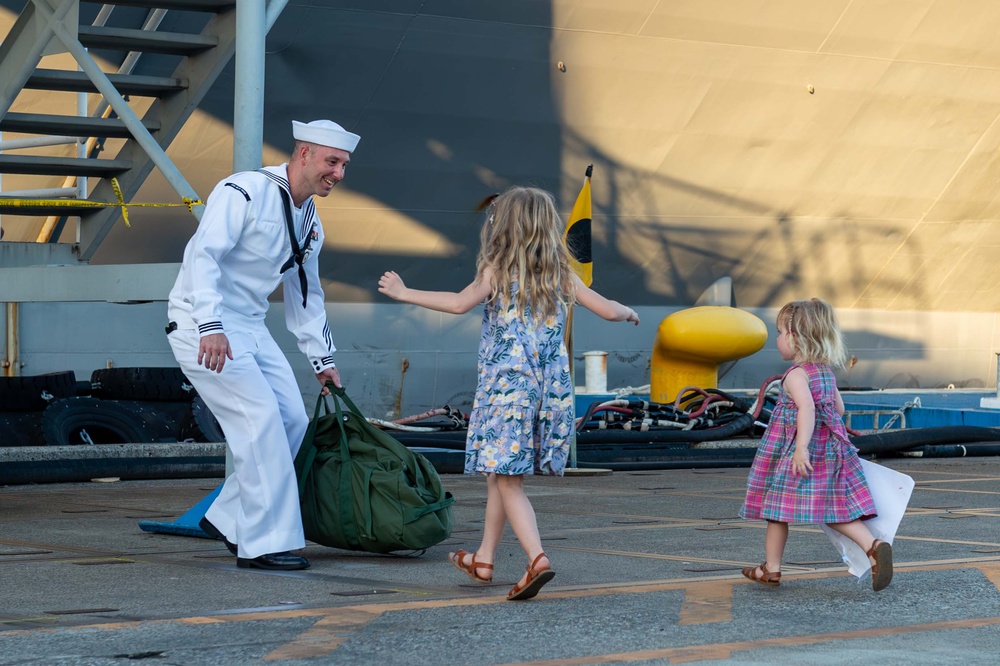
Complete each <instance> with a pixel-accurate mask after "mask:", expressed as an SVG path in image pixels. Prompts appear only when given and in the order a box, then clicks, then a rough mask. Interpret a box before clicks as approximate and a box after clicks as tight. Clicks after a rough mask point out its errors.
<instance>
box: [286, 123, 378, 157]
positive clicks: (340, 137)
mask: <svg viewBox="0 0 1000 666" xmlns="http://www.w3.org/2000/svg"><path fill="white" fill-rule="evenodd" d="M292 136H293V137H295V138H296V139H297V140H299V141H306V142H308V143H315V144H317V145H320V146H329V147H330V148H339V149H340V150H346V151H347V152H349V153H353V152H354V149H355V148H357V147H358V141H361V137H360V136H358V135H357V134H353V133H351V132H348V131H347V130H345V129H344V128H343V127H341V126H340V125H338V124H337V123H335V122H333V121H332V120H314V121H312V122H311V123H300V122H299V121H297V120H293V121H292Z"/></svg>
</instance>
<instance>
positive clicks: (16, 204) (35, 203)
mask: <svg viewBox="0 0 1000 666" xmlns="http://www.w3.org/2000/svg"><path fill="white" fill-rule="evenodd" d="M111 188H112V189H113V190H114V191H115V197H116V198H117V199H118V201H117V202H105V201H88V200H87V199H4V198H2V197H0V206H9V207H11V208H43V207H44V208H107V207H108V206H114V207H115V208H121V209H122V220H124V221H125V226H126V227H131V226H132V225H131V224H130V223H129V219H128V209H129V208H172V207H175V206H185V207H186V208H187V209H188V212H189V213H192V214H193V213H194V207H195V206H201V205H204V202H202V201H201V200H200V199H189V198H187V197H184V198H183V199H181V201H182V202H183V203H179V204H176V203H125V197H124V196H122V188H121V186H120V185H119V184H118V179H117V178H112V179H111Z"/></svg>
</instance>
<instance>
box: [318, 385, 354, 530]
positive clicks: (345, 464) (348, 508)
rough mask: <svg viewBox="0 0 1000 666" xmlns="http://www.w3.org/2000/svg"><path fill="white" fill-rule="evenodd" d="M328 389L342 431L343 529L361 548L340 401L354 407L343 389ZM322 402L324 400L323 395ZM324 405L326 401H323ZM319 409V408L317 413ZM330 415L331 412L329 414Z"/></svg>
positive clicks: (330, 386)
mask: <svg viewBox="0 0 1000 666" xmlns="http://www.w3.org/2000/svg"><path fill="white" fill-rule="evenodd" d="M326 388H328V389H330V395H331V396H333V409H334V412H335V413H336V414H337V428H338V429H339V430H340V483H339V484H338V487H337V496H338V497H339V498H340V511H341V521H340V522H341V527H343V529H344V538H345V539H346V540H347V542H348V543H349V544H351V545H352V546H354V547H355V548H361V537H360V535H359V534H358V526H357V523H356V522H355V520H354V510H353V508H354V495H353V494H352V492H351V491H352V490H353V488H352V486H351V449H350V447H349V446H348V445H347V431H346V430H345V429H344V410H343V409H341V407H340V400H338V398H343V399H344V400H345V401H346V402H347V403H348V405H349V406H350V407H352V408H354V409H355V410H357V408H356V407H354V403H352V402H351V401H350V400H349V399H348V397H347V394H346V393H344V389H343V388H342V387H338V386H335V385H334V383H333V382H327V383H326ZM320 400H323V396H322V394H321V395H320ZM323 404H324V405H325V404H326V401H325V400H323ZM318 410H319V407H318V406H317V411H318ZM328 413H329V412H328Z"/></svg>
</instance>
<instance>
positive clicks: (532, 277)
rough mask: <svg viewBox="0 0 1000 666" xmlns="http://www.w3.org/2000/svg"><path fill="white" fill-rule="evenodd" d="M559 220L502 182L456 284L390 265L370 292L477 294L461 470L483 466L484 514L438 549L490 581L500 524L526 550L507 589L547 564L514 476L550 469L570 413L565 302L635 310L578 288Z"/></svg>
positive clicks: (530, 582) (456, 307)
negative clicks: (473, 544) (475, 543)
mask: <svg viewBox="0 0 1000 666" xmlns="http://www.w3.org/2000/svg"><path fill="white" fill-rule="evenodd" d="M563 228H564V226H563V223H562V221H561V220H560V218H559V214H558V212H557V211H556V207H555V201H554V200H553V197H552V195H551V194H549V193H548V192H545V191H543V190H539V189H535V188H527V187H512V188H510V189H508V190H507V191H506V192H504V193H503V194H501V195H499V196H498V197H497V198H496V199H495V200H494V201H493V203H492V204H491V206H490V209H489V211H488V220H487V222H486V224H484V225H483V229H482V232H481V234H480V241H481V245H480V249H479V256H478V258H477V261H476V278H475V280H473V282H472V284H470V285H469V286H467V287H465V289H463V290H462V291H461V292H458V293H455V292H442V291H420V290H416V289H410V288H408V287H407V286H406V285H405V284H403V280H402V279H401V278H400V277H399V275H397V274H396V273H395V272H393V271H389V272H387V273H385V274H384V275H383V276H382V277H381V278H380V279H379V291H380V292H382V293H383V294H385V295H387V296H389V297H390V298H393V299H395V300H398V301H402V302H404V303H413V304H415V305H420V306H422V307H425V308H429V309H431V310H437V311H439V312H449V313H452V314H464V313H466V312H468V311H469V310H471V309H472V308H474V307H476V306H477V305H479V304H481V303H483V302H484V301H485V303H486V305H485V308H484V311H483V332H482V340H481V341H480V345H479V381H478V386H477V388H476V397H475V401H474V403H473V407H472V414H471V418H470V421H469V435H468V440H467V442H466V458H465V473H466V474H485V475H486V520H485V525H484V528H483V539H482V542H481V543H480V544H479V548H478V549H477V550H476V551H475V552H472V553H470V552H466V551H464V550H459V551H457V552H454V553H449V555H448V557H449V559H450V560H451V563H452V564H453V565H455V566H456V567H458V568H459V569H461V570H462V571H463V572H465V573H466V574H467V575H468V576H469V577H470V578H472V579H473V580H474V581H477V582H481V583H489V582H491V581H492V580H493V558H494V554H495V552H496V549H497V546H498V545H499V543H500V538H501V536H502V535H503V531H504V526H505V524H506V523H507V522H510V526H511V528H512V529H513V531H514V534H515V536H517V540H518V542H519V543H520V544H521V547H522V548H524V551H525V553H526V554H527V556H528V562H529V564H528V567H527V572H526V573H525V574H524V576H522V577H521V579H520V581H518V583H517V584H516V585H515V586H514V587H513V588H512V589H511V590H510V593H509V594H508V595H507V598H508V599H511V600H517V599H530V598H532V597H534V596H535V595H537V594H538V591H539V590H540V589H541V587H542V586H543V585H545V584H546V583H547V582H549V581H550V580H552V578H553V577H554V576H555V571H554V570H553V569H552V565H551V563H550V562H549V559H548V557H546V555H545V553H544V552H543V550H542V543H541V538H540V537H539V535H538V526H537V524H536V522H535V512H534V509H532V507H531V502H530V501H529V500H528V496H527V495H526V494H525V492H524V475H526V474H534V473H536V472H537V473H540V474H552V475H557V476H561V475H562V473H563V469H564V468H565V467H566V459H567V457H568V455H569V438H570V434H571V433H572V429H573V422H574V418H575V412H574V405H573V398H572V386H571V379H570V371H569V358H568V355H567V353H566V345H565V343H564V341H563V334H564V329H565V326H566V312H567V310H568V308H569V306H570V305H571V304H572V303H574V302H576V303H579V304H580V305H582V306H584V307H585V308H587V309H588V310H591V311H592V312H594V313H595V314H597V315H598V316H600V317H603V318H604V319H607V320H609V321H628V322H632V323H634V324H638V323H639V315H637V314H636V312H635V310H633V309H632V308H629V307H626V306H624V305H622V304H621V303H618V302H617V301H611V300H608V299H606V298H604V297H603V296H601V295H600V294H598V293H597V292H595V291H593V290H592V289H589V288H588V287H586V286H584V284H583V283H582V282H581V281H580V279H579V278H578V277H577V276H576V275H575V274H574V273H573V271H572V269H571V268H570V266H569V253H568V252H567V250H566V247H565V245H564V244H563V237H562V236H563Z"/></svg>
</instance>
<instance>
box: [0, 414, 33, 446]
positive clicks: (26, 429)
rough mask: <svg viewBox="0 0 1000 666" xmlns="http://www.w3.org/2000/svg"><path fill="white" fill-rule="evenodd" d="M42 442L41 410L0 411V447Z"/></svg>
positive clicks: (30, 444) (31, 444)
mask: <svg viewBox="0 0 1000 666" xmlns="http://www.w3.org/2000/svg"><path fill="white" fill-rule="evenodd" d="M42 444H44V442H42V413H41V412H0V447H3V446H42Z"/></svg>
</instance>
